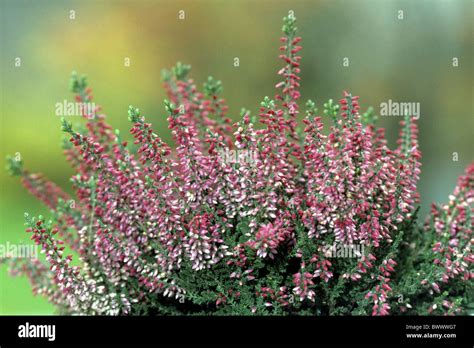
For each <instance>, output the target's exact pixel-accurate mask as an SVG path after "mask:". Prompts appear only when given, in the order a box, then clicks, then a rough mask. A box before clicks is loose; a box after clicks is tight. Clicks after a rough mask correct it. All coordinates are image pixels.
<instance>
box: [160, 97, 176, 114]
mask: <svg viewBox="0 0 474 348" xmlns="http://www.w3.org/2000/svg"><path fill="white" fill-rule="evenodd" d="M163 104H164V105H165V110H166V111H168V113H170V114H173V113H174V111H175V106H174V105H173V103H171V102H170V101H169V100H168V99H165V100H164V102H163Z"/></svg>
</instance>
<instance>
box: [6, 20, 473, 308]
mask: <svg viewBox="0 0 474 348" xmlns="http://www.w3.org/2000/svg"><path fill="white" fill-rule="evenodd" d="M300 41H301V38H300V37H298V36H297V28H296V22H295V18H294V16H293V14H292V13H290V14H289V15H288V16H287V17H285V18H284V25H283V37H282V38H281V47H280V51H281V54H280V59H281V60H282V61H283V67H282V68H281V70H280V71H279V72H278V74H279V76H280V78H281V82H279V83H278V84H277V85H276V88H277V94H276V95H275V96H274V98H270V97H265V98H264V99H263V101H262V102H261V104H260V108H259V111H258V118H257V116H253V115H251V113H250V112H249V111H247V110H245V109H244V110H242V112H241V115H240V116H241V119H240V121H238V122H237V123H235V124H232V122H231V119H230V118H228V117H227V109H228V108H227V106H226V103H225V101H224V99H222V97H221V92H222V85H221V82H220V81H217V80H215V79H213V78H212V77H209V79H208V80H207V81H206V82H205V83H204V88H203V90H202V91H199V90H198V88H197V86H196V84H195V82H194V81H193V80H192V79H191V78H190V77H189V72H190V67H189V66H188V65H185V64H181V63H178V64H177V65H176V66H175V67H173V68H172V69H170V70H165V71H164V72H163V81H164V87H165V89H166V91H167V94H168V99H167V100H165V102H164V106H165V111H166V113H167V117H168V125H169V129H170V130H171V132H172V135H173V139H174V142H175V146H169V145H168V144H166V143H165V142H163V141H162V140H161V139H160V137H159V136H158V134H157V133H156V132H155V131H154V130H153V128H152V125H151V123H148V122H147V121H146V120H145V117H144V116H143V115H142V114H141V113H140V111H139V109H137V108H135V107H133V106H130V108H129V110H128V118H129V120H130V122H131V124H132V128H131V131H130V133H131V136H132V137H133V144H130V145H129V144H128V143H127V141H125V140H124V139H122V137H121V135H120V133H119V132H118V131H114V130H113V128H112V127H111V126H110V125H108V124H107V123H106V120H105V115H104V114H102V112H101V109H100V107H96V108H95V109H93V110H91V108H87V107H84V108H83V116H84V118H85V120H86V126H85V128H84V129H83V130H80V131H77V130H75V129H74V128H73V126H72V124H71V123H70V122H68V121H67V120H65V119H63V120H62V130H63V131H64V132H65V133H67V135H68V138H69V141H67V142H65V143H64V153H65V155H66V158H67V160H68V161H69V162H70V163H71V165H72V167H73V168H74V170H75V171H76V173H77V174H76V175H74V176H73V177H72V179H71V182H72V186H73V188H74V191H75V196H74V197H71V196H69V195H68V194H67V193H65V192H64V191H63V190H62V189H61V188H60V187H58V186H57V185H55V184H54V183H52V182H50V181H49V180H48V179H47V178H45V177H44V176H42V175H40V174H31V173H30V172H28V171H27V170H26V169H24V168H23V165H22V162H21V161H20V160H17V159H15V158H13V157H10V158H8V169H9V171H10V172H11V174H13V175H16V176H19V177H20V178H21V181H22V183H23V184H24V186H25V187H26V188H27V189H28V190H29V191H30V192H31V193H32V194H34V195H35V196H36V197H37V198H38V199H40V200H41V201H43V202H44V203H45V204H46V205H47V206H48V208H50V209H51V218H50V219H46V218H45V217H43V216H38V217H31V216H29V215H28V214H25V219H26V226H27V230H26V231H27V232H28V233H30V234H31V239H32V240H33V241H34V242H35V243H36V244H37V245H39V246H40V247H41V250H42V252H43V253H44V254H45V259H44V260H43V259H42V260H33V261H31V260H24V259H16V260H3V261H7V262H8V263H9V265H10V268H11V272H12V273H13V274H14V275H18V274H24V275H26V276H27V277H28V278H29V279H30V281H31V284H32V286H33V291H34V293H36V294H40V295H43V296H46V297H47V298H48V299H49V301H51V302H52V303H54V304H55V305H56V306H57V308H58V310H59V312H60V313H64V314H106V315H124V314H131V315H141V314H170V315H182V314H216V315H287V314H301V315H387V314H421V315H423V314H463V313H468V312H469V310H470V306H472V302H473V283H472V279H473V277H474V273H473V268H472V263H473V262H474V256H473V254H472V249H471V246H472V244H473V239H472V226H473V210H472V203H473V200H474V193H473V192H474V191H473V186H474V164H472V165H470V166H469V168H468V169H467V170H466V173H465V175H464V176H461V177H460V178H459V181H458V184H457V186H456V188H455V190H454V193H453V195H452V196H450V197H449V202H448V203H447V204H446V205H441V206H438V205H433V207H432V211H431V214H430V215H429V217H428V218H427V220H426V223H424V224H420V223H418V222H417V218H418V206H417V204H418V194H417V191H416V186H417V181H418V178H419V174H420V157H421V154H420V150H419V146H418V140H417V132H418V130H417V126H416V123H415V119H414V117H410V115H406V117H405V118H404V120H403V121H402V122H401V131H400V137H399V140H398V145H397V147H396V148H395V149H389V147H388V145H387V141H386V140H385V136H384V130H383V129H381V128H378V127H377V126H376V117H375V115H374V114H373V112H372V111H371V110H370V109H369V110H368V111H367V112H364V113H361V112H360V111H359V101H358V97H357V96H353V95H352V94H350V93H347V92H344V93H343V95H342V98H341V99H340V100H339V102H335V101H333V100H329V101H328V102H327V103H324V104H323V116H319V115H320V114H319V113H318V109H317V108H316V104H315V103H314V102H313V101H311V100H309V101H307V102H306V103H305V107H306V109H305V111H301V109H302V108H301V103H300V101H299V100H300V92H299V87H300V69H301V67H300V60H301V56H300V55H299V52H300V50H301V46H300V45H299V43H300ZM71 90H72V91H73V92H74V93H75V95H76V101H77V102H78V103H81V105H88V104H87V103H91V101H92V92H91V89H90V88H89V87H88V86H87V81H86V79H85V78H84V77H78V76H77V75H76V74H73V76H72V79H71ZM300 114H303V115H304V120H303V122H304V125H305V127H304V129H301V128H300V127H299V124H298V121H297V120H298V118H299V116H300ZM257 122H258V124H257ZM323 123H326V124H328V123H331V126H330V127H329V128H328V129H324V125H323ZM229 153H231V154H232V155H230V156H229V155H225V154H229ZM223 154H224V155H223ZM66 245H67V246H68V247H69V249H71V253H72V254H76V255H77V256H78V262H75V263H72V258H73V257H72V256H71V255H68V256H66V255H65V251H67V250H68V249H65V246H66ZM347 249H350V251H354V253H353V255H350V256H348V255H346V253H345V252H344V251H347Z"/></svg>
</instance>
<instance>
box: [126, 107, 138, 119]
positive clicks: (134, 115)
mask: <svg viewBox="0 0 474 348" xmlns="http://www.w3.org/2000/svg"><path fill="white" fill-rule="evenodd" d="M128 119H129V120H130V122H133V123H136V122H139V121H140V109H138V108H136V107H134V106H133V105H130V106H129V107H128Z"/></svg>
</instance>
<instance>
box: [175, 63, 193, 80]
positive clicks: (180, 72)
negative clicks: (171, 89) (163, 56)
mask: <svg viewBox="0 0 474 348" xmlns="http://www.w3.org/2000/svg"><path fill="white" fill-rule="evenodd" d="M190 70H191V65H188V64H183V63H181V62H178V63H176V66H174V67H172V68H171V73H172V74H173V76H174V77H175V78H176V80H184V79H185V77H186V76H187V75H188V73H189V71H190Z"/></svg>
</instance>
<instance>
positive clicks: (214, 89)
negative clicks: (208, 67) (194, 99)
mask: <svg viewBox="0 0 474 348" xmlns="http://www.w3.org/2000/svg"><path fill="white" fill-rule="evenodd" d="M221 92H222V83H221V81H219V80H215V79H214V78H213V77H212V76H209V77H208V78H207V82H204V94H205V95H206V97H212V96H214V95H219V94H220V93H221Z"/></svg>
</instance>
